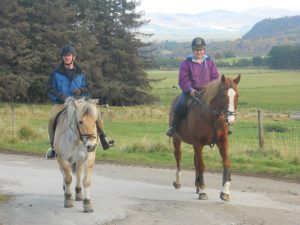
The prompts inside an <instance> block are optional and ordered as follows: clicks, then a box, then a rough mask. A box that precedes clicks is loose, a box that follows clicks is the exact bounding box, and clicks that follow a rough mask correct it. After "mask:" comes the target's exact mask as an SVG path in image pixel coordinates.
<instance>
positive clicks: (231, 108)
mask: <svg viewBox="0 0 300 225" xmlns="http://www.w3.org/2000/svg"><path fill="white" fill-rule="evenodd" d="M239 81H240V75H238V76H237V77H236V78H235V79H231V78H229V77H225V76H224V75H222V77H221V79H218V80H214V81H212V82H210V83H208V84H207V85H206V86H205V87H204V88H203V89H202V91H201V92H200V93H199V95H197V97H192V103H191V105H190V106H189V107H188V114H187V116H186V118H184V119H182V120H181V122H180V125H179V128H178V130H177V132H176V134H175V135H174V136H173V145H174V148H175V151H174V155H175V159H176V165H177V171H176V181H174V183H173V185H174V187H175V188H177V189H178V188H180V186H181V172H180V170H181V168H180V160H181V149H180V146H181V141H183V142H185V143H188V144H190V145H193V148H194V165H195V172H196V178H195V185H196V189H197V193H199V199H201V200H206V199H207V194H206V192H205V184H204V177H203V173H204V161H203V156H202V151H203V147H204V146H205V145H210V146H211V145H214V144H216V145H217V146H218V148H219V152H220V155H221V157H222V163H223V182H222V190H221V194H220V198H221V199H222V200H224V201H229V186H230V181H231V178H230V177H231V175H230V160H229V144H228V124H232V123H233V122H234V120H235V109H236V107H237V103H238V96H239V91H238V88H237V84H238V83H239ZM175 104H176V99H175V100H174V102H173V104H172V107H171V111H170V121H171V117H172V114H173V109H174V106H175Z"/></svg>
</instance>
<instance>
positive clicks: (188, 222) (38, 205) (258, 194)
mask: <svg viewBox="0 0 300 225" xmlns="http://www.w3.org/2000/svg"><path fill="white" fill-rule="evenodd" d="M174 167H175V166H174ZM174 179H175V168H174V170H173V169H172V170H171V169H157V168H144V167H134V166H121V165H114V164H106V163H103V162H99V163H97V164H96V165H95V169H94V174H93V177H92V186H91V195H92V203H93V205H94V210H95V212H94V213H83V211H82V202H74V207H73V208H64V207H63V191H62V175H61V173H60V171H59V169H58V165H57V162H56V161H55V160H46V159H43V158H41V157H34V156H27V155H16V154H4V153H0V193H2V194H8V195H11V198H10V201H9V202H7V203H4V204H0V225H35V224H37V225H41V224H43V225H100V224H104V225H115V224H116V225H140V224H146V225H177V224H178V225H202V224H203V225H256V224H257V225H277V224H278V225H289V224H290V225H300V184H299V183H292V182H286V181H277V180H273V179H267V178H257V177H249V176H238V175H233V176H232V185H231V192H230V198H231V199H230V202H223V201H222V200H220V198H219V193H220V188H221V187H220V185H221V181H222V174H218V173H215V174H214V173H206V174H205V180H206V186H207V193H208V200H206V201H201V200H198V195H197V194H196V193H195V188H194V187H193V184H194V172H193V171H188V170H186V171H185V170H184V171H183V172H182V188H181V189H179V190H176V189H174V188H173V186H172V183H173V181H174ZM73 186H74V185H73Z"/></svg>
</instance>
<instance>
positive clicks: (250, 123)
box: [0, 70, 300, 179]
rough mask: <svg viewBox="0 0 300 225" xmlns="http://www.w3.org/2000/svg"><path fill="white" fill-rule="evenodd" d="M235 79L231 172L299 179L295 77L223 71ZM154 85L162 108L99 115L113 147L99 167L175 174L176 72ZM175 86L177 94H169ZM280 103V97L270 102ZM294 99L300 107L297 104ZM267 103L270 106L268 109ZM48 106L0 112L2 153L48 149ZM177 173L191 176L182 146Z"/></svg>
mask: <svg viewBox="0 0 300 225" xmlns="http://www.w3.org/2000/svg"><path fill="white" fill-rule="evenodd" d="M222 72H223V73H224V74H225V75H230V76H235V75H236V74H238V72H240V73H241V74H242V80H241V83H240V91H241V96H240V104H239V107H238V114H237V117H238V118H237V123H236V124H235V126H234V134H233V135H231V136H230V152H231V153H230V157H231V161H232V170H233V171H235V172H237V173H247V174H265V175H267V176H277V177H285V178H289V179H300V141H299V140H300V121H299V120H293V119H292V118H291V117H290V114H289V113H290V112H292V111H300V105H299V104H298V102H297V101H298V99H299V98H300V93H299V91H297V88H296V86H297V85H298V86H299V84H300V73H299V72H297V71H286V72H284V71H267V70H258V71H256V70H244V71H242V72H241V71H232V70H226V71H225V70H224V71H222ZM149 74H150V76H151V77H152V78H163V80H162V81H161V82H160V83H156V84H155V86H154V89H153V92H154V93H155V94H157V95H158V96H160V97H161V101H160V102H157V103H156V104H154V105H151V106H149V105H148V106H135V107H110V108H103V109H100V110H101V111H103V112H104V120H105V128H106V132H107V134H108V135H109V136H111V137H113V138H114V139H115V140H116V141H117V144H116V146H115V147H114V148H113V149H111V150H110V151H103V150H102V149H101V148H99V149H98V150H97V159H98V160H104V161H110V162H116V163H123V164H134V165H145V166H158V167H168V168H170V167H172V168H175V159H174V157H173V149H172V145H171V141H170V139H169V138H168V137H167V136H166V135H165V131H166V129H167V127H168V124H167V121H168V110H169V106H168V105H169V102H170V101H171V99H172V98H173V96H174V95H176V94H178V93H180V91H179V89H176V88H175V87H176V83H177V72H168V71H164V72H161V71H152V72H150V73H149ZM173 86H174V87H173ZM274 96H277V97H274ZM296 99H297V101H296ZM268 101H269V103H267V102H268ZM50 107H51V106H50V105H32V104H31V105H24V104H20V105H18V104H1V105H0V130H1V135H0V149H7V150H8V151H16V150H17V151H20V152H26V153H30V154H38V155H44V154H45V152H46V150H47V149H48V147H49V145H48V138H47V118H48V114H49V109H50ZM258 109H260V110H261V111H262V113H263V116H264V117H263V125H264V138H265V139H264V143H265V145H264V148H263V149H260V148H259V144H258V126H257V118H256V114H257V110H258ZM182 147H183V155H182V166H183V168H188V169H193V150H192V148H191V146H188V145H185V144H184V145H183V146H182ZM204 157H205V163H206V168H207V170H211V171H221V170H222V165H221V158H220V156H219V153H218V150H217V149H216V148H212V149H211V148H210V147H205V151H204Z"/></svg>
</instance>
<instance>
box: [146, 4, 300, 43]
mask: <svg viewBox="0 0 300 225" xmlns="http://www.w3.org/2000/svg"><path fill="white" fill-rule="evenodd" d="M294 15H300V11H295V10H286V9H278V8H270V7H260V8H252V9H249V10H245V11H241V12H232V11H224V10H213V11H208V12H201V13H197V14H168V13H149V14H145V16H144V17H145V19H149V20H150V22H149V23H148V24H147V25H145V26H144V27H143V28H142V32H144V33H149V34H150V33H152V34H153V36H152V38H151V39H152V40H154V41H164V40H172V41H178V42H180V41H190V40H192V38H194V37H196V36H202V37H204V38H205V39H208V40H210V41H222V40H233V39H237V38H241V37H242V36H243V35H244V34H245V33H247V32H248V31H249V30H250V29H251V28H252V27H253V26H254V25H255V24H256V23H257V22H259V21H261V20H263V19H265V18H280V17H285V16H294Z"/></svg>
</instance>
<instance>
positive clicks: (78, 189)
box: [75, 162, 83, 201]
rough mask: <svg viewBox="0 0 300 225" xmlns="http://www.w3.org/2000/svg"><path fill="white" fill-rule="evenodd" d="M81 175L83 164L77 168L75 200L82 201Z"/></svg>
mask: <svg viewBox="0 0 300 225" xmlns="http://www.w3.org/2000/svg"><path fill="white" fill-rule="evenodd" d="M81 173H82V162H78V163H77V166H76V187H75V200H76V201H82V200H83V195H82V188H81Z"/></svg>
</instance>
